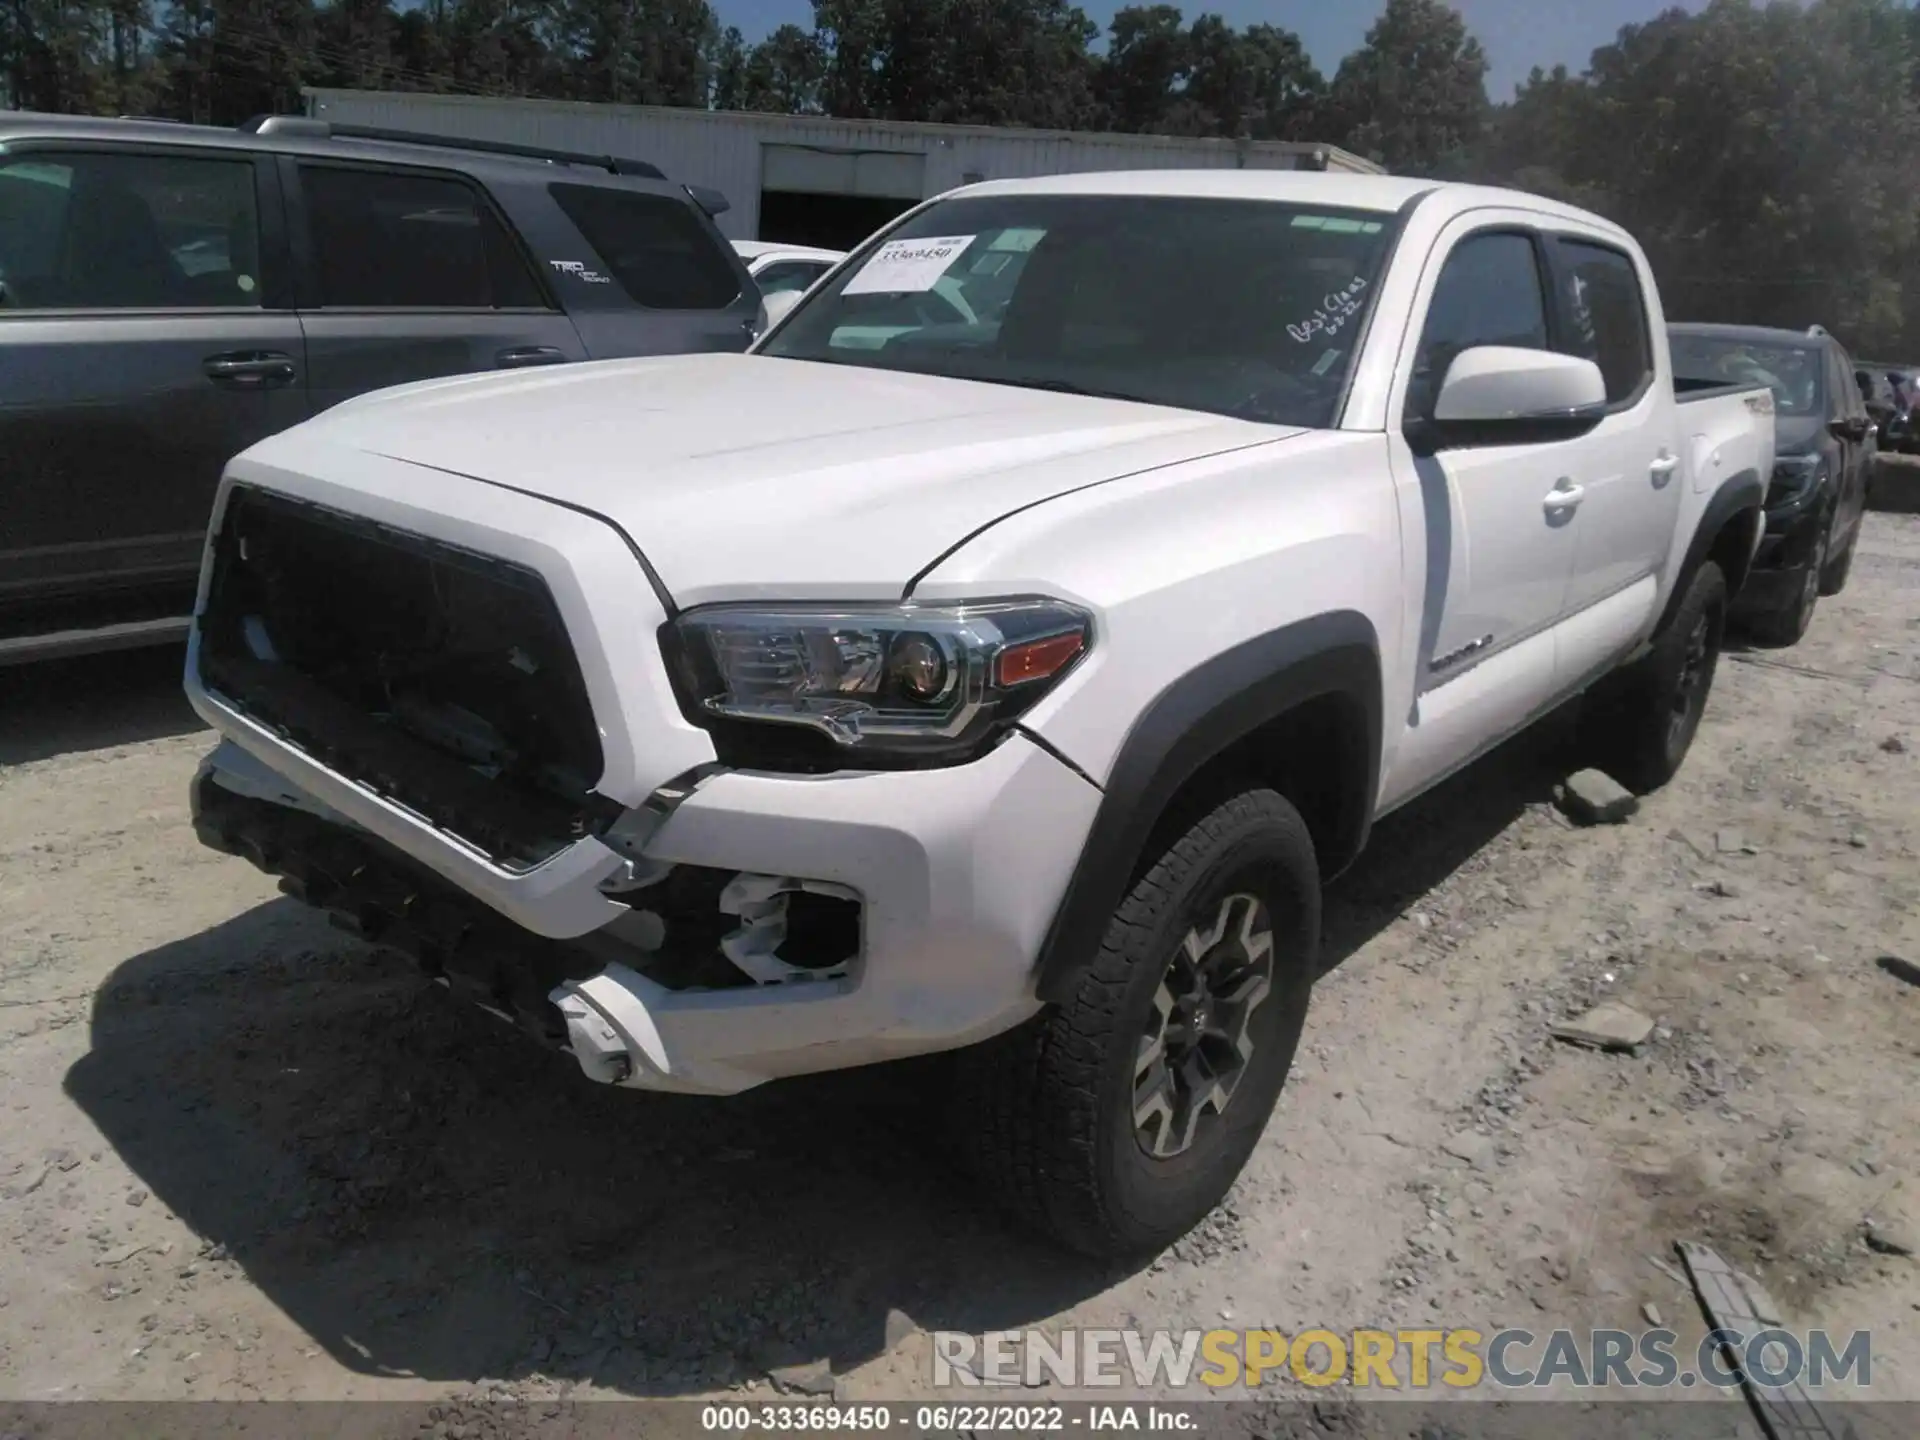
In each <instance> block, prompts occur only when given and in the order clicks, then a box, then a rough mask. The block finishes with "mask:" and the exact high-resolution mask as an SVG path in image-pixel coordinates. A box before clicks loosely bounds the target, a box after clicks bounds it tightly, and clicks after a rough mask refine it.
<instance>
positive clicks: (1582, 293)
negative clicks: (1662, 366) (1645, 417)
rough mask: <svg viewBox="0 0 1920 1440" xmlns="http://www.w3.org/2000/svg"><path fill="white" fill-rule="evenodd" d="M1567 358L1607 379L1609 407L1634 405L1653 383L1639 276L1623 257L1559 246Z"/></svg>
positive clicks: (1579, 243)
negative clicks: (1631, 402)
mask: <svg viewBox="0 0 1920 1440" xmlns="http://www.w3.org/2000/svg"><path fill="white" fill-rule="evenodd" d="M1559 248H1560V273H1561V287H1562V294H1561V297H1560V308H1561V311H1562V313H1563V314H1564V315H1565V316H1566V320H1567V326H1566V329H1567V336H1566V339H1567V344H1566V346H1565V347H1564V348H1565V349H1566V350H1567V352H1568V353H1569V354H1572V355H1578V356H1580V357H1581V358H1583V359H1586V360H1591V361H1593V363H1594V364H1596V365H1598V366H1599V367H1600V373H1601V374H1602V375H1604V376H1606V379H1607V403H1608V404H1609V405H1620V404H1624V403H1626V402H1627V401H1629V400H1632V399H1633V398H1634V397H1635V396H1636V395H1638V394H1639V393H1640V392H1641V390H1642V389H1644V388H1645V387H1646V386H1647V385H1648V384H1649V383H1650V382H1651V381H1652V379H1653V345H1652V342H1651V341H1650V340H1649V338H1648V336H1647V306H1646V301H1645V299H1644V297H1643V296H1642V295H1641V293H1640V276H1639V275H1638V273H1637V272H1636V271H1635V270H1634V268H1633V261H1632V260H1631V259H1630V258H1629V257H1628V256H1627V255H1626V254H1625V253H1623V252H1622V251H1619V250H1615V249H1613V248H1611V247H1610V246H1606V245H1596V244H1592V243H1590V242H1588V241H1585V240H1562V241H1561V242H1560V247H1559Z"/></svg>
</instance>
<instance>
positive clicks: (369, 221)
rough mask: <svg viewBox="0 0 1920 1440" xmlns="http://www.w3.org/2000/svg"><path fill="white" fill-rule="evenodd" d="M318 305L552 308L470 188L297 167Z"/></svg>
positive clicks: (388, 174)
mask: <svg viewBox="0 0 1920 1440" xmlns="http://www.w3.org/2000/svg"><path fill="white" fill-rule="evenodd" d="M300 190H301V194H302V197H303V198H304V200H305V202H306V210H307V231H308V234H309V235H311V237H312V240H313V263H314V269H315V271H316V272H317V275H318V279H319V282H320V303H321V304H322V305H324V306H329V307H333V308H346V309H381V308H388V309H392V308H412V309H434V310H520V309H546V308H547V302H546V299H545V296H544V295H543V294H542V292H541V289H540V284H539V282H538V281H537V280H536V279H535V278H534V277H533V274H532V272H531V271H529V270H528V268H527V264H526V261H525V260H524V259H523V258H522V257H521V255H520V253H519V251H518V250H517V249H516V247H515V246H514V243H513V240H512V238H511V237H510V236H509V235H508V234H507V230H506V227H505V226H504V225H502V224H501V222H500V220H499V218H498V217H497V216H495V215H494V213H493V210H492V208H491V207H490V206H488V205H487V204H486V202H485V201H484V200H482V199H481V197H480V195H479V194H478V193H477V192H476V191H475V189H474V188H473V186H471V185H469V184H468V183H467V182H465V181H464V180H457V179H454V178H453V177H451V176H434V175H418V174H412V173H409V172H407V171H403V170H355V169H346V168H342V167H338V166H332V165H305V164H303V165H302V166H301V167H300Z"/></svg>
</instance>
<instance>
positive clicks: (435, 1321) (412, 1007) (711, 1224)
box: [66, 731, 1554, 1394]
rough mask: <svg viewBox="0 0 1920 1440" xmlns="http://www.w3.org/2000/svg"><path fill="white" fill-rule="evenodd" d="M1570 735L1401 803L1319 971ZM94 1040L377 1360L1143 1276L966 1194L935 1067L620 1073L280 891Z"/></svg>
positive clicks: (317, 1334) (739, 1329) (146, 978)
mask: <svg viewBox="0 0 1920 1440" xmlns="http://www.w3.org/2000/svg"><path fill="white" fill-rule="evenodd" d="M1553 743H1554V742H1553V734H1552V732H1551V731H1548V732H1545V733H1544V734H1535V735H1534V736H1531V737H1529V738H1527V739H1525V740H1523V741H1522V742H1519V743H1518V744H1517V745H1515V746H1510V747H1508V748H1507V749H1506V750H1505V751H1503V752H1501V753H1500V754H1499V755H1497V756H1495V757H1493V758H1492V759H1490V760H1489V761H1486V762H1483V763H1482V764H1480V765H1478V766H1475V767H1474V768H1473V769H1472V770H1470V771H1468V772H1466V773H1465V774H1463V775H1462V776H1460V777H1459V778H1458V779H1456V780H1454V781H1452V782H1450V783H1449V784H1448V785H1447V786H1445V787H1443V789H1442V790H1441V791H1440V792H1439V793H1437V794H1435V795H1434V796H1432V797H1430V798H1429V799H1427V800H1426V801H1424V802H1421V803H1420V804H1418V805H1416V806H1415V807H1414V808H1413V809H1412V810H1410V811H1408V812H1405V813H1403V814H1402V815H1400V816H1398V817H1395V818H1393V819H1391V820H1389V821H1388V822H1386V823H1384V824H1383V825H1382V826H1381V827H1380V829H1379V831H1378V832H1377V834H1376V837H1375V844H1374V847H1373V848H1372V849H1371V850H1370V851H1369V854H1368V857H1367V858H1365V859H1363V860H1362V862H1361V863H1360V865H1359V866H1358V867H1356V869H1355V870H1354V871H1353V872H1352V873H1351V874H1349V875H1348V876H1347V877H1345V878H1344V879H1343V880H1342V881H1341V882H1340V884H1339V885H1337V886H1336V887H1335V888H1334V890H1333V891H1332V892H1331V893H1330V895H1329V900H1328V911H1327V945H1328V952H1327V953H1328V957H1329V965H1330V966H1331V965H1332V964H1337V963H1339V962H1340V961H1342V960H1344V959H1345V958H1346V957H1348V956H1350V955H1351V954H1353V953H1354V952H1355V951H1356V950H1358V949H1359V948H1360V947H1361V946H1362V945H1364V944H1365V943H1366V941H1367V940H1368V939H1370V938H1371V937H1372V936H1373V935H1374V934H1376V933H1377V932H1378V931H1379V930H1380V929H1381V928H1382V927H1383V926H1384V925H1386V924H1387V923H1389V922H1390V921H1391V920H1392V919H1393V917H1394V916H1396V915H1397V914H1399V913H1400V912H1401V911H1402V910H1403V909H1404V908H1405V907H1406V905H1407V904H1408V903H1410V902H1411V901H1412V900H1413V899H1414V898H1415V897H1417V896H1418V895H1419V894H1420V893H1421V892H1422V891H1424V890H1425V889H1426V888H1428V887H1430V886H1432V885H1434V884H1436V883H1437V882H1438V881H1440V880H1441V879H1443V878H1444V877H1445V876H1447V875H1448V874H1450V873H1452V872H1453V871H1454V870H1455V869H1457V868H1459V867H1460V866H1461V865H1462V864H1463V863H1467V862H1468V861H1469V860H1470V858H1471V857H1472V856H1473V854H1474V853H1475V852H1476V851H1477V850H1478V849H1479V848H1480V847H1481V846H1482V845H1484V844H1485V843H1486V841H1487V840H1488V839H1490V838H1491V837H1492V836H1493V835H1495V834H1497V833H1498V832H1499V831H1500V830H1501V828H1503V827H1504V826H1505V825H1507V824H1508V823H1510V822H1511V821H1512V820H1513V819H1514V817H1515V816H1517V815H1518V814H1519V813H1520V811H1521V809H1522V808H1524V806H1525V805H1527V804H1528V803H1531V802H1533V801H1535V800H1538V799H1540V798H1542V796H1543V795H1544V794H1545V791H1546V788H1547V785H1548V783H1549V781H1550V779H1551V773H1550V770H1549V767H1548V757H1549V756H1550V754H1551V751H1552V748H1553ZM91 1038H92V1047H91V1053H90V1054H88V1055H87V1056H86V1057H85V1058H84V1059H83V1060H81V1061H80V1062H79V1063H78V1064H76V1065H75V1066H74V1067H73V1069H72V1070H71V1071H70V1072H69V1074H68V1076H67V1079H66V1088H67V1091H68V1093H69V1094H70V1095H71V1096H72V1097H73V1098H74V1100H75V1101H76V1102H77V1103H78V1104H79V1105H80V1106H81V1107H82V1108H83V1109H84V1110H85V1111H86V1113H87V1114H88V1116H89V1117H90V1118H91V1119H92V1121H93V1123H94V1124H95V1125H96V1126H97V1127H98V1128H99V1130H100V1132H101V1133H102V1134H103V1135H105V1136H106V1137H107V1139H108V1140H109V1141H110V1142H111V1143H112V1144H113V1145H114V1146H115V1148H116V1149H117V1150H118V1151H119V1152H120V1154H121V1155H122V1157H123V1158H124V1159H125V1160H126V1161H127V1162H128V1163H129V1165H130V1166H131V1167H132V1169H133V1170H134V1171H135V1172H136V1173H137V1174H138V1175H139V1176H140V1177H141V1179H142V1181H143V1182H144V1183H145V1184H146V1185H148V1186H149V1187H150V1188H151V1189H152V1191H153V1192H154V1194H155V1195H156V1197H158V1198H159V1199H160V1200H162V1201H163V1202H164V1203H165V1204H166V1205H167V1206H169V1207H170V1208H171V1209H172V1210H173V1211H174V1213H176V1214H177V1215H179V1216H180V1217H181V1218H182V1219H183V1220H184V1221H185V1222H186V1223H187V1224H188V1225H190V1226H192V1227H193V1228H194V1229H195V1230H196V1231H197V1232H198V1233H199V1234H201V1235H203V1236H205V1237H206V1238H207V1239H208V1240H210V1241H213V1242H217V1243H218V1244H219V1245H221V1246H224V1247H225V1249H226V1251H227V1252H229V1253H230V1254H231V1256H232V1257H233V1259H234V1260H235V1261H236V1262H237V1263H238V1264H240V1265H241V1266H243V1267H244V1268H245V1270H246V1272H247V1275H248V1278H249V1279H250V1281H251V1282H252V1283H253V1284H255V1285H257V1286H258V1287H259V1288H260V1290H261V1291H262V1292H263V1293H264V1294H265V1295H266V1296H267V1297H268V1298H269V1299H270V1300H272V1301H273V1302H274V1303H275V1304H277V1305H278V1306H280V1307H281V1308H282V1309H283V1310H284V1311H285V1312H286V1313H287V1314H288V1315H289V1316H290V1317H292V1319H293V1320H294V1321H295V1322H297V1323H298V1324H299V1325H300V1326H301V1327H303V1328H304V1329H305V1331H306V1332H307V1333H308V1334H310V1335H311V1336H312V1337H313V1338H314V1340H315V1341H316V1343H319V1344H322V1345H325V1346H326V1347H328V1349H329V1350H330V1352H331V1353H332V1354H333V1355H334V1356H335V1357H336V1358H337V1359H338V1360H339V1361H340V1362H341V1363H342V1364H343V1365H346V1366H348V1367H350V1368H352V1369H355V1370H358V1371H362V1372H366V1373H376V1374H378V1373H385V1374H412V1375H418V1376H421V1377H424V1378H429V1379H433V1380H441V1381H459V1380H472V1379H477V1378H480V1377H503V1378H510V1377H515V1376H521V1375H525V1374H527V1373H529V1372H532V1371H538V1372H541V1373H543V1374H546V1375H549V1376H553V1377H555V1378H564V1379H592V1380H594V1381H595V1382H597V1383H598V1384H601V1385H604V1386H610V1387H614V1388H617V1389H620V1390H622V1391H625V1392H627V1393H631V1394H676V1393H684V1392H686V1391H688V1390H693V1389H700V1388H707V1387H711V1386H715V1385H723V1384H725V1383H727V1382H729V1381H731V1380H734V1379H738V1378H743V1377H745V1376H747V1375H752V1374H757V1373H762V1372H764V1371H765V1370H766V1369H767V1368H768V1367H770V1366H772V1365H778V1364H782V1363H787V1362H790V1361H794V1360H797V1359H807V1358H814V1357H818V1356H827V1357H830V1358H831V1359H832V1360H833V1362H834V1365H835V1368H836V1370H841V1371H844V1370H847V1369H849V1368H851V1367H853V1366H855V1365H857V1364H859V1363H861V1362H862V1361H865V1360H867V1359H870V1358H872V1357H873V1356H875V1355H877V1354H879V1353H881V1351H882V1350H883V1348H884V1347H883V1340H882V1336H883V1332H884V1328H885V1323H886V1317H887V1312H888V1311H889V1309H891V1308H898V1309H900V1310H903V1311H905V1312H906V1313H907V1314H908V1315H910V1316H911V1317H912V1318H913V1319H914V1320H916V1321H917V1322H918V1323H919V1324H921V1325H922V1326H925V1327H927V1328H929V1329H959V1330H968V1331H974V1332H978V1331H980V1330H983V1329H992V1328H1003V1327H1015V1326H1020V1325H1024V1324H1028V1323H1032V1322H1036V1321H1039V1320H1042V1319H1045V1318H1047V1317H1050V1316H1052V1315H1055V1314H1057V1313H1058V1312H1059V1311H1061V1310H1063V1309H1065V1308H1067V1307H1069V1306H1071V1305H1073V1304H1075V1303H1076V1302H1078V1301H1080V1300H1081V1299H1083V1298H1085V1297H1086V1296H1088V1295H1090V1294H1093V1293H1095V1292H1097V1291H1099V1290H1101V1289H1103V1288H1105V1287H1106V1286H1108V1285H1110V1284H1112V1283H1114V1282H1115V1281H1117V1280H1118V1279H1119V1278H1121V1276H1120V1274H1119V1273H1118V1272H1114V1271H1103V1270H1102V1269H1100V1268H1099V1267H1095V1266H1091V1265H1088V1264H1085V1263H1082V1262H1079V1261H1076V1260H1073V1259H1070V1258H1067V1257H1063V1256H1061V1255H1059V1254H1057V1253H1054V1252H1052V1251H1050V1250H1048V1249H1046V1248H1044V1247H1042V1246H1040V1245H1037V1244H1035V1243H1033V1242H1031V1241H1029V1240H1027V1239H1025V1238H1023V1237H1021V1236H1018V1235H1014V1234H1011V1233H1009V1232H1008V1231H1006V1230H1005V1229H1003V1228H1002V1227H1001V1226H1000V1225H999V1224H998V1222H997V1221H996V1220H995V1219H994V1218H993V1216H992V1215H991V1213H990V1212H988V1211H986V1210H985V1209H984V1208H983V1207H982V1205H981V1204H980V1202H979V1200H978V1198H977V1197H976V1196H975V1195H974V1194H973V1193H972V1192H971V1191H970V1190H969V1189H968V1188H967V1187H966V1186H965V1185H964V1184H963V1183H961V1182H960V1180H959V1179H958V1177H957V1175H956V1173H955V1171H954V1170H953V1168H952V1166H951V1164H950V1162H949V1157H948V1155H947V1153H946V1150H945V1146H944V1141H943V1134H944V1130H943V1127H942V1124H941V1119H940V1110H939V1105H938V1095H937V1090H938V1076H939V1073H940V1072H939V1070H938V1067H937V1066H935V1067H928V1068H925V1069H907V1070H905V1071H904V1072H903V1073H900V1072H894V1071H888V1072H865V1073H857V1074H847V1075H841V1076H829V1077H822V1078H820V1079H816V1080H809V1081H804V1082H793V1083H789V1084H784V1085H779V1086H772V1087H768V1088H766V1089H764V1090H762V1091H758V1092H755V1093H752V1094H749V1095H746V1096H742V1097H739V1098H737V1099H733V1100H724V1101H720V1100H697V1099H683V1098H679V1097H670V1096H654V1095H645V1094H638V1093H633V1092H616V1091H612V1090H607V1089H603V1088H600V1087H597V1086H594V1085H592V1084H590V1083H588V1082H587V1081H586V1080H585V1079H584V1078H583V1077H582V1076H581V1075H580V1074H579V1072H578V1070H577V1068H576V1067H575V1066H574V1064H573V1062H572V1061H571V1060H569V1059H568V1058H567V1057H565V1056H563V1055H552V1054H548V1053H545V1052H543V1051H541V1050H539V1049H537V1048H536V1047H534V1046H532V1045H531V1044H530V1043H528V1042H527V1041H525V1040H524V1039H522V1038H521V1037H520V1036H519V1035H518V1034H517V1033H515V1032H512V1031H509V1030H508V1029H507V1028H506V1027H505V1026H503V1025H501V1024H500V1023H499V1022H496V1021H494V1020H493V1019H491V1018H490V1017H488V1016H486V1015H485V1014H484V1013H482V1012H480V1011H477V1010H471V1009H468V1008H465V1007H463V1006H461V1005H460V1004H458V1003H457V1002H455V1001H454V1000H452V999H451V997H449V996H447V995H446V993H445V992H444V991H442V990H441V989H439V988H438V987H436V986H434V985H432V984H430V983H428V982H426V981H424V980H422V979H421V978H420V977H419V976H418V975H417V974H416V973H415V972H413V971H412V970H411V969H410V968H407V967H406V966H405V965H404V962H401V961H398V960H394V959H391V958H389V957H387V956H385V955H383V954H380V953H376V952H374V951H371V950H368V949H366V948H364V947H361V946H359V945H357V944H354V943H351V942H348V941H346V940H344V939H341V938H340V937H338V936H337V935H336V934H335V933H334V932H332V931H329V930H327V929H326V928H325V927H324V926H323V925H321V924H319V923H318V922H317V921H316V920H315V919H314V917H312V916H311V915H309V914H308V913H307V912H305V911H303V910H301V909H300V908H299V907H297V906H295V905H294V904H293V903H292V902H291V901H276V902H274V903H272V904H270V905H266V906H263V907H260V908H259V909H256V910H253V911H251V912H248V913H246V914H243V915H241V916H238V917H236V918H235V919H233V920H231V921H229V922H227V923H226V924H224V925H221V926H219V927H217V928H215V929H213V930H209V931H206V932H204V933H202V934H200V935H197V936H194V937H192V938H191V939H188V940H183V941H180V942H177V943H175V944H172V945H169V946H165V947H163V948H161V949H159V950H155V951H152V952H150V953H148V954H146V955H143V956H140V957H138V958H136V959H134V960H131V961H129V962H128V963H127V964H125V965H124V966H122V967H121V968H120V969H119V970H118V971H117V972H116V973H115V974H114V976H113V977H112V978H111V979H110V980H109V981H108V983H107V984H106V985H105V986H103V987H102V989H101V992H100V994H99V996H98V997H97V1000H96V1004H95V1007H94V1012H93V1017H92V1037H91Z"/></svg>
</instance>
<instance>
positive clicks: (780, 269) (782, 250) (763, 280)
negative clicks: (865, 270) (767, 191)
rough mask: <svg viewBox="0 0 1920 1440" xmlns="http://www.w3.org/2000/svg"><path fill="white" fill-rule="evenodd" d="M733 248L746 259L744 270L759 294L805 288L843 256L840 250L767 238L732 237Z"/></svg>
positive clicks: (781, 292) (796, 290) (844, 257)
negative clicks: (743, 238) (778, 241)
mask: <svg viewBox="0 0 1920 1440" xmlns="http://www.w3.org/2000/svg"><path fill="white" fill-rule="evenodd" d="M733 248H734V251H735V252H736V253H737V254H738V255H739V256H740V258H741V259H742V260H744V261H745V262H746V265H747V273H748V274H749V275H751V276H752V277H753V283H754V284H756V285H758V286H759V287H760V293H761V294H762V295H766V296H771V295H782V294H785V293H787V292H788V291H792V292H794V293H796V294H797V293H799V292H801V291H804V290H806V289H807V288H808V287H809V286H811V285H812V284H813V282H814V281H816V280H818V279H819V278H820V277H821V276H822V275H824V274H826V273H827V272H828V271H829V270H831V269H832V268H833V267H834V266H836V265H838V264H839V263H840V262H841V261H842V260H844V259H846V258H847V252H846V251H844V250H819V249H815V248H814V247H813V246H811V245H778V244H775V243H774V242H772V241H770V240H736V241H734V242H733Z"/></svg>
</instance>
